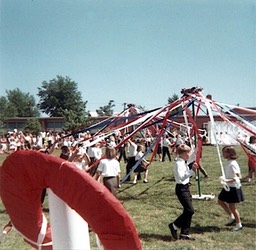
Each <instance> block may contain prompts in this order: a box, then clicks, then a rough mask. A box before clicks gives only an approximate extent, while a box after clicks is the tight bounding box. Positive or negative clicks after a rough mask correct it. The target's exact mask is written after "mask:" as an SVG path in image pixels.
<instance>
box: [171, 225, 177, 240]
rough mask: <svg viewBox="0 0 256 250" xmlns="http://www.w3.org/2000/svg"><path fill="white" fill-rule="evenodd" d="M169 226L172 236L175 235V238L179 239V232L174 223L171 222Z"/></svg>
mask: <svg viewBox="0 0 256 250" xmlns="http://www.w3.org/2000/svg"><path fill="white" fill-rule="evenodd" d="M169 228H170V231H171V234H172V237H173V238H174V239H175V240H177V239H178V234H177V230H175V229H174V227H173V223H170V224H169Z"/></svg>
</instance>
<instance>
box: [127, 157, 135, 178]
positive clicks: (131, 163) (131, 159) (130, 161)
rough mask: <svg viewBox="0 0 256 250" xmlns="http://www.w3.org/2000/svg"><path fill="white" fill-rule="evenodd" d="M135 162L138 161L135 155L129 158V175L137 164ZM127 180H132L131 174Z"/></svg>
mask: <svg viewBox="0 0 256 250" xmlns="http://www.w3.org/2000/svg"><path fill="white" fill-rule="evenodd" d="M135 163H136V161H135V156H133V157H129V158H128V160H127V165H126V175H128V174H129V173H130V171H131V169H132V167H133V166H134V165H135ZM126 180H127V181H130V180H131V175H129V176H128V178H127V179H126Z"/></svg>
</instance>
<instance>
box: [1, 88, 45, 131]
mask: <svg viewBox="0 0 256 250" xmlns="http://www.w3.org/2000/svg"><path fill="white" fill-rule="evenodd" d="M39 115H40V112H39V109H38V108H37V105H36V102H35V98H34V97H33V96H32V95H30V94H29V93H24V92H22V91H20V90H19V89H18V88H17V89H14V90H9V91H6V97H5V96H0V127H3V125H4V123H5V120H6V118H8V117H38V116H39Z"/></svg>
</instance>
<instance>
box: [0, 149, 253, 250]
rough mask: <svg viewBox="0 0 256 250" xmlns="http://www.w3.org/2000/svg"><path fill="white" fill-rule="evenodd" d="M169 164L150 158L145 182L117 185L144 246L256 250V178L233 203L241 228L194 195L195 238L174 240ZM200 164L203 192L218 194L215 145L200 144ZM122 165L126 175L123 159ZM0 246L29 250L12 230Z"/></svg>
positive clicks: (2, 215) (1, 212) (0, 215)
mask: <svg viewBox="0 0 256 250" xmlns="http://www.w3.org/2000/svg"><path fill="white" fill-rule="evenodd" d="M237 151H238V153H239V158H238V162H239V164H240V167H241V171H242V175H243V176H244V177H245V176H246V175H247V171H248V168H247V158H246V155H245V154H244V152H243V151H242V149H241V148H240V147H237ZM173 158H174V157H173ZM3 160H4V156H0V162H2V161H3ZM173 164H174V161H172V162H171V163H170V162H167V161H166V162H164V163H162V162H158V161H154V162H153V163H152V164H151V166H150V170H149V183H147V184H144V183H143V182H142V181H140V182H138V183H137V184H136V185H133V184H131V183H124V184H123V185H122V187H121V188H120V189H119V190H118V198H119V199H120V201H121V202H122V203H123V205H124V207H125V209H126V210H127V211H128V213H129V214H130V216H131V217H132V219H133V221H134V223H135V225H136V228H137V231H138V234H139V236H140V238H141V241H142V245H143V249H144V250H151V249H152V250H164V249H222V250H228V249H232V250H235V249H237V250H238V249H239V250H241V249H247V250H248V249H256V242H255V239H256V217H255V215H256V207H255V205H256V198H255V183H250V184H249V183H246V182H244V183H243V192H244V195H245V201H244V202H243V203H241V204H238V205H237V208H238V210H239V212H240V215H241V219H242V223H243V226H244V228H243V230H242V231H240V232H231V231H230V230H229V228H227V227H225V226H224V224H225V223H226V221H227V216H226V214H225V213H224V211H223V210H222V208H221V207H220V206H219V205H218V204H217V198H215V199H214V200H211V201H202V200H193V205H194V208H195V214H194V216H193V219H192V225H191V235H193V236H194V237H195V238H196V241H193V242H191V241H189V242H188V241H172V239H171V236H170V232H169V229H168V224H169V223H170V222H172V221H173V220H174V219H175V218H176V217H177V216H178V215H179V214H180V213H181V210H182V208H181V205H180V204H179V202H178V200H177V198H176V196H175V192H174V188H175V182H174V179H173ZM202 165H203V166H204V168H205V169H206V170H207V172H208V174H209V178H208V179H207V180H206V179H203V178H202V179H201V181H200V188H201V193H202V194H214V195H215V196H216V197H217V195H218V193H219V192H220V190H221V188H222V186H221V185H220V183H219V180H218V179H219V176H220V175H221V170H220V163H219V160H218V155H217V150H216V147H214V146H205V147H204V148H203V158H202ZM121 167H122V171H123V174H124V173H125V170H124V168H125V164H124V163H123V162H122V163H121ZM200 176H202V175H200ZM191 183H192V185H191V193H192V194H198V183H197V182H196V180H195V178H191ZM47 206H48V202H47V199H46V201H45V204H44V207H46V208H47ZM46 216H48V213H46ZM7 221H8V214H6V211H5V209H4V206H3V204H2V203H1V202H0V225H1V226H3V225H4V224H5V223H6V222H7ZM102 223H104V222H102ZM90 240H91V249H92V250H94V249H97V248H96V244H95V235H94V233H93V232H91V233H90ZM0 249H10V250H13V249H16V250H19V249H22V250H27V249H31V247H30V246H29V245H27V244H26V243H24V242H23V239H22V237H21V236H20V235H19V234H18V233H17V232H15V231H14V230H13V231H12V232H11V233H10V234H9V235H8V236H6V237H5V238H4V239H3V242H2V243H1V245H0ZM120 250H121V249H120Z"/></svg>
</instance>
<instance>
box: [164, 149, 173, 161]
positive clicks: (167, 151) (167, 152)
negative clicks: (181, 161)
mask: <svg viewBox="0 0 256 250" xmlns="http://www.w3.org/2000/svg"><path fill="white" fill-rule="evenodd" d="M166 155H167V156H168V159H169V161H171V160H172V159H171V154H170V151H169V148H168V147H163V158H162V161H164V160H165V156H166Z"/></svg>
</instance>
